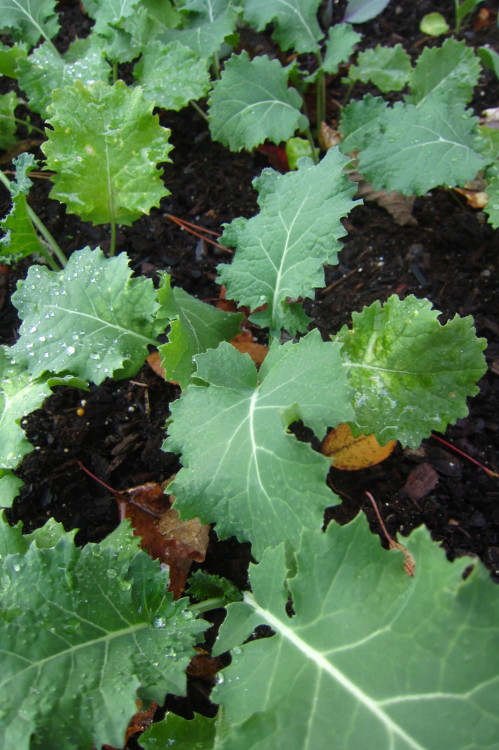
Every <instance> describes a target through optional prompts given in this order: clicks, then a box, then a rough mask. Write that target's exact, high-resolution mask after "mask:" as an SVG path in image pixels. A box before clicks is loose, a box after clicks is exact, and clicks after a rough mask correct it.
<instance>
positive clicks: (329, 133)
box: [318, 122, 343, 151]
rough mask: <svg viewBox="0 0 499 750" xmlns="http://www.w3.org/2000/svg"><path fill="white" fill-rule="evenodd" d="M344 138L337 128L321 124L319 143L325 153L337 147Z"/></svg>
mask: <svg viewBox="0 0 499 750" xmlns="http://www.w3.org/2000/svg"><path fill="white" fill-rule="evenodd" d="M342 137H343V136H342V135H341V133H340V131H339V130H336V128H331V127H330V126H329V125H326V123H325V122H321V126H320V129H319V134H318V141H319V146H320V147H321V148H322V149H323V151H327V150H328V149H330V148H333V146H337V145H338V143H339V142H340V141H341V139H342Z"/></svg>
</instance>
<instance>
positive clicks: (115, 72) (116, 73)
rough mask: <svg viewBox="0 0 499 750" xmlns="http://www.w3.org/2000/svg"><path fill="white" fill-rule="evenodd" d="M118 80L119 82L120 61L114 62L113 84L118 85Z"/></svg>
mask: <svg viewBox="0 0 499 750" xmlns="http://www.w3.org/2000/svg"><path fill="white" fill-rule="evenodd" d="M117 80H118V61H117V60H113V72H112V83H116V81H117Z"/></svg>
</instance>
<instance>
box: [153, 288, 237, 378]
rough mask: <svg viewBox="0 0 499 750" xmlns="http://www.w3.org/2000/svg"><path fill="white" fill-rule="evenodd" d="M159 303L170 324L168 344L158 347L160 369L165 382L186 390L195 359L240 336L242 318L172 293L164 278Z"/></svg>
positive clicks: (176, 291)
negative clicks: (196, 356)
mask: <svg viewBox="0 0 499 750" xmlns="http://www.w3.org/2000/svg"><path fill="white" fill-rule="evenodd" d="M158 299H159V301H160V303H161V306H162V311H163V313H164V314H165V315H166V316H167V317H168V319H169V321H170V333H169V335H168V343H166V344H163V345H162V346H160V347H158V351H159V353H160V355H161V365H162V367H163V368H164V370H165V376H166V379H167V380H174V381H176V382H177V383H179V384H180V386H181V387H182V388H186V387H187V386H188V385H189V382H190V379H191V375H192V373H193V372H194V370H195V365H194V356H195V355H196V354H201V353H202V352H205V351H206V350H207V349H216V347H217V346H218V345H219V344H220V342H221V341H230V340H231V339H233V338H234V336H236V335H237V334H238V333H240V332H241V322H242V320H243V315H241V314H239V313H237V314H234V313H227V312H223V311H222V310H217V308H216V307H212V306H211V305H208V304H206V303H205V302H201V301H200V300H198V299H196V298H195V297H192V296H191V295H190V294H188V293H187V292H185V291H184V290H183V289H181V288H180V287H175V288H174V289H172V288H171V285H170V277H169V276H167V275H166V274H164V275H163V276H162V278H161V286H160V289H159V290H158Z"/></svg>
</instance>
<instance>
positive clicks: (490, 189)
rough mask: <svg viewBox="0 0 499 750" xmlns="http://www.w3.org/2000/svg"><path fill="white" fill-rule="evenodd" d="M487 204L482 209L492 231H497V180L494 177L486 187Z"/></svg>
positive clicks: (498, 225)
mask: <svg viewBox="0 0 499 750" xmlns="http://www.w3.org/2000/svg"><path fill="white" fill-rule="evenodd" d="M487 195H488V196H489V202H488V203H487V205H486V206H485V208H484V209H483V210H484V212H485V213H486V214H487V216H488V217H489V223H490V225H491V226H492V227H493V229H499V178H498V177H495V178H494V179H493V180H491V181H490V182H489V183H488V185H487Z"/></svg>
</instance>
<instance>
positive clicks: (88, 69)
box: [17, 40, 111, 118]
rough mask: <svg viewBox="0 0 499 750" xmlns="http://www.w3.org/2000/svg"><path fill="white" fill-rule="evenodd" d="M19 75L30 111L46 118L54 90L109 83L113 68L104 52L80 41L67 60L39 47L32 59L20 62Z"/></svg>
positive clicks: (49, 47)
mask: <svg viewBox="0 0 499 750" xmlns="http://www.w3.org/2000/svg"><path fill="white" fill-rule="evenodd" d="M75 52H76V53H77V54H75ZM17 71H18V78H19V85H20V87H21V88H22V89H23V91H25V92H26V94H27V95H28V98H29V105H30V109H32V110H33V111H34V112H38V113H39V114H40V115H41V116H42V117H44V118H45V117H46V116H47V107H48V105H49V104H50V102H51V100H52V92H53V90H54V89H59V88H63V87H64V86H71V85H72V84H73V83H74V82H75V81H82V82H83V83H92V82H93V81H107V80H108V79H109V74H110V72H111V68H110V67H109V65H108V64H107V62H106V61H105V59H104V52H103V50H102V49H101V48H99V47H98V46H96V44H95V43H94V44H92V45H89V44H82V40H78V41H77V42H76V46H75V45H73V46H72V47H71V48H70V49H69V51H68V53H66V55H65V56H64V57H62V56H61V55H59V53H58V52H57V50H55V49H54V48H53V46H52V45H51V44H48V43H45V44H42V45H40V46H39V47H37V48H36V49H35V50H34V52H32V54H31V55H29V57H27V58H21V59H20V60H19V62H18V65H17Z"/></svg>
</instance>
